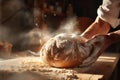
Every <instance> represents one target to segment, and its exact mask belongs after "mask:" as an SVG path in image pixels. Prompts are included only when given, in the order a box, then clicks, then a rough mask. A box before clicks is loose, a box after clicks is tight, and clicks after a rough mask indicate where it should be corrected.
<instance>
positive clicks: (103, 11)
mask: <svg viewBox="0 0 120 80" xmlns="http://www.w3.org/2000/svg"><path fill="white" fill-rule="evenodd" d="M97 14H98V16H99V17H100V18H101V19H102V20H104V21H106V22H108V23H109V24H110V25H111V26H112V27H113V28H116V27H117V26H118V25H120V18H119V15H120V0H103V3H102V5H100V6H99V8H98V10H97Z"/></svg>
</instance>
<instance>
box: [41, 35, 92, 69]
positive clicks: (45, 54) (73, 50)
mask: <svg viewBox="0 0 120 80" xmlns="http://www.w3.org/2000/svg"><path fill="white" fill-rule="evenodd" d="M85 42H86V39H85V38H84V37H81V36H78V35H75V34H65V33H62V34H59V35H57V36H55V37H53V38H51V39H49V40H48V41H47V42H46V43H45V44H44V45H43V47H42V48H41V50H40V58H41V59H42V60H43V62H44V63H46V64H49V65H50V66H54V67H75V66H79V65H80V64H82V62H83V61H84V60H85V59H86V58H87V57H88V56H89V54H90V52H91V50H92V45H89V44H85Z"/></svg>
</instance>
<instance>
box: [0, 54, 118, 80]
mask: <svg viewBox="0 0 120 80" xmlns="http://www.w3.org/2000/svg"><path fill="white" fill-rule="evenodd" d="M119 57H120V56H119V54H116V53H103V55H101V56H100V57H99V58H98V60H97V61H96V62H95V63H94V64H93V65H91V66H89V67H83V68H80V67H76V68H69V69H65V68H64V69H63V68H62V69H59V68H53V67H49V66H47V65H45V64H43V63H42V62H41V60H40V58H39V57H37V58H36V57H21V58H16V59H10V60H0V79H1V80H107V79H108V78H109V77H110V76H111V74H112V72H113V71H114V69H115V67H116V64H117V62H118V60H119Z"/></svg>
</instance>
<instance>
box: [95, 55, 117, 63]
mask: <svg viewBox="0 0 120 80" xmlns="http://www.w3.org/2000/svg"><path fill="white" fill-rule="evenodd" d="M115 60H116V57H108V56H100V57H99V58H98V60H97V61H102V62H115Z"/></svg>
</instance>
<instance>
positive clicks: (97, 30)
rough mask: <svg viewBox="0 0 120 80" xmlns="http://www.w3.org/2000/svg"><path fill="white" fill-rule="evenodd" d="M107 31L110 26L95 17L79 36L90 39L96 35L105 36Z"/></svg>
mask: <svg viewBox="0 0 120 80" xmlns="http://www.w3.org/2000/svg"><path fill="white" fill-rule="evenodd" d="M109 30H110V24H109V23H107V22H105V21H103V20H102V19H100V18H99V17H97V18H96V20H95V21H94V22H93V23H92V24H91V25H90V26H89V27H88V28H87V29H86V30H85V31H84V32H83V33H82V34H81V36H84V37H85V38H87V39H90V38H92V37H93V36H94V35H96V34H107V33H108V32H109Z"/></svg>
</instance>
